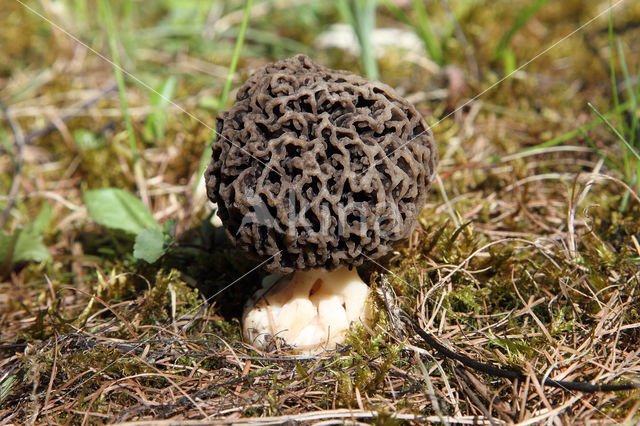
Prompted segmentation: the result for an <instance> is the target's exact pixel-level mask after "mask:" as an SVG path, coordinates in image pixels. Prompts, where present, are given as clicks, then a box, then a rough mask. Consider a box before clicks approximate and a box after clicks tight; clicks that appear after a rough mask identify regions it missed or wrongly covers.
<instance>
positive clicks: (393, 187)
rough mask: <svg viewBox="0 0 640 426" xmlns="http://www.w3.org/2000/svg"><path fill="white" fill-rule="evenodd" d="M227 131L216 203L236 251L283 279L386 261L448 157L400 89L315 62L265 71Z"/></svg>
mask: <svg viewBox="0 0 640 426" xmlns="http://www.w3.org/2000/svg"><path fill="white" fill-rule="evenodd" d="M216 128H217V131H218V138H217V141H216V142H215V143H214V145H213V155H212V160H211V162H210V164H209V166H208V168H207V170H206V172H205V177H206V186H207V194H208V196H209V198H210V199H211V200H212V201H213V202H216V203H217V204H218V215H219V216H220V219H221V220H222V223H223V225H224V227H225V230H226V233H227V236H228V237H229V239H230V240H231V242H232V243H234V244H235V246H236V247H237V248H239V249H242V250H244V251H246V252H248V253H249V254H250V255H253V256H254V257H256V258H258V259H261V260H263V261H265V262H266V263H265V267H266V269H267V270H269V271H271V272H275V273H289V272H292V271H294V270H307V269H312V268H323V269H326V270H335V269H336V268H338V267H340V266H344V265H354V266H356V265H359V264H361V263H362V262H364V261H365V260H367V259H376V258H379V257H381V256H384V255H385V254H387V253H388V252H389V251H390V250H391V249H392V247H393V245H394V244H395V243H397V242H398V241H400V240H403V239H405V238H407V237H408V236H409V234H410V233H411V231H412V230H413V228H414V227H415V225H416V223H417V215H418V214H419V213H420V210H421V209H422V207H423V206H424V203H425V200H426V196H427V192H428V189H429V187H430V186H431V181H432V179H433V177H434V174H435V170H436V164H437V160H438V157H437V149H436V146H435V142H434V139H433V134H432V132H431V129H430V128H429V127H428V125H427V124H426V123H425V121H424V119H423V118H422V117H421V116H420V114H419V113H418V111H417V110H416V109H415V108H414V107H413V106H412V105H411V104H409V103H408V102H407V101H406V100H404V99H402V98H401V97H400V96H398V95H397V94H396V93H395V91H394V90H393V89H392V88H391V87H389V86H387V85H385V84H383V83H380V82H378V81H372V80H368V79H365V78H363V77H360V76H358V75H355V74H353V73H350V72H347V71H339V70H332V69H329V68H326V67H323V66H320V65H317V64H315V63H314V62H312V61H311V60H310V59H309V58H307V57H306V56H304V55H297V56H295V57H292V58H289V59H284V60H281V61H278V62H275V63H271V64H268V65H267V66H266V67H264V68H262V69H260V70H258V71H256V72H255V73H254V74H253V75H252V76H251V77H250V78H249V80H247V81H246V82H245V83H244V84H243V85H242V87H240V89H239V91H238V94H237V101H236V103H235V105H234V106H233V108H231V109H230V110H228V111H222V112H220V114H218V117H217V120H216Z"/></svg>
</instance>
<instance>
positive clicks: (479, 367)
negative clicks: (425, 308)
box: [400, 311, 640, 393]
mask: <svg viewBox="0 0 640 426" xmlns="http://www.w3.org/2000/svg"><path fill="white" fill-rule="evenodd" d="M400 315H401V317H402V319H403V320H404V321H405V322H406V323H407V324H408V325H409V326H410V327H412V328H413V329H414V330H415V332H416V333H418V335H419V336H420V337H421V338H422V339H423V340H424V341H425V343H426V344H428V345H429V346H431V347H432V348H433V349H434V350H436V351H437V352H438V353H439V354H440V355H442V356H444V357H446V358H449V359H454V360H456V361H458V362H460V363H461V364H463V365H465V366H467V367H469V368H472V369H474V370H476V371H479V372H481V373H486V374H489V375H491V376H495V377H502V378H504V379H510V380H520V381H524V380H526V379H527V377H528V375H527V374H524V373H522V372H520V371H516V370H510V369H505V368H501V367H496V366H494V365H491V364H485V363H482V362H478V361H476V360H474V359H472V358H469V357H467V356H465V355H461V354H459V353H457V352H454V351H452V350H451V349H449V348H447V347H446V346H444V345H443V344H441V343H440V342H438V340H436V338H435V337H433V336H432V335H431V334H429V333H427V332H426V331H424V330H423V329H422V328H420V326H419V325H418V323H417V322H416V321H415V320H414V319H413V318H411V317H410V316H409V315H407V314H406V313H404V312H403V311H400ZM540 383H541V384H542V385H543V386H551V387H554V388H560V389H564V390H572V391H578V392H585V393H593V392H617V391H623V390H632V389H640V383H622V384H619V385H613V384H605V385H594V384H591V383H585V382H570V381H564V380H553V379H546V380H540Z"/></svg>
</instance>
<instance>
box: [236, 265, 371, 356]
mask: <svg viewBox="0 0 640 426" xmlns="http://www.w3.org/2000/svg"><path fill="white" fill-rule="evenodd" d="M271 277H273V276H271ZM269 278H270V277H267V278H265V280H264V281H263V287H264V288H263V289H262V290H260V291H258V292H257V293H256V295H255V296H254V297H253V298H252V299H251V300H249V302H248V303H247V305H246V307H245V310H244V314H243V316H242V331H243V334H244V337H245V339H246V340H247V341H248V342H249V343H250V344H252V345H253V346H255V347H257V348H260V349H262V350H268V349H271V348H273V347H275V346H274V345H275V343H276V342H277V341H278V340H279V339H282V340H283V341H284V343H286V344H287V345H290V346H292V347H294V350H295V351H296V352H299V353H306V354H309V353H317V352H321V351H322V350H325V349H333V348H335V346H336V345H337V344H342V343H344V341H345V337H346V334H347V330H348V329H349V326H350V325H351V324H352V323H354V322H366V321H367V318H368V317H369V312H368V311H369V310H368V308H367V303H366V301H367V296H368V294H369V287H368V286H367V285H366V284H365V283H364V282H363V281H362V280H361V279H360V277H359V276H358V273H357V272H356V270H355V268H354V269H352V270H349V269H348V268H346V267H343V268H341V269H338V270H336V271H332V272H327V271H324V270H321V269H312V270H310V271H299V272H295V273H294V274H293V275H291V276H286V277H283V278H281V279H280V280H279V281H278V282H277V283H276V284H275V285H273V286H271V288H268V289H267V287H268V286H269V284H270V281H269ZM271 282H273V280H271Z"/></svg>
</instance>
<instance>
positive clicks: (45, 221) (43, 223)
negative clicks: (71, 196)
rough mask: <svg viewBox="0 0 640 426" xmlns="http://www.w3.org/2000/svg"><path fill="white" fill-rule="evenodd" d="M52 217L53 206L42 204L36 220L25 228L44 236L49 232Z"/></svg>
mask: <svg viewBox="0 0 640 426" xmlns="http://www.w3.org/2000/svg"><path fill="white" fill-rule="evenodd" d="M51 215H52V211H51V205H50V204H49V203H42V208H41V209H40V213H38V217H36V220H34V221H33V223H31V224H29V225H27V226H26V227H25V228H26V229H32V230H33V231H34V232H36V233H38V234H42V233H44V232H45V231H46V230H47V227H48V226H49V222H51Z"/></svg>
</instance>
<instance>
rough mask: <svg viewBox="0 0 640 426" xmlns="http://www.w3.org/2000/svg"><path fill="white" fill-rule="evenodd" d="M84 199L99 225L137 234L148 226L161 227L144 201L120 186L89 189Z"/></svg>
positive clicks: (90, 213) (90, 214) (92, 216)
mask: <svg viewBox="0 0 640 426" xmlns="http://www.w3.org/2000/svg"><path fill="white" fill-rule="evenodd" d="M83 199H84V204H85V205H86V206H87V210H88V212H89V216H91V219H93V220H94V221H95V222H96V223H97V224H99V225H102V226H105V227H107V228H110V229H118V230H121V231H125V232H128V233H131V234H136V235H137V234H139V233H140V232H141V231H142V230H143V229H146V228H157V229H160V224H158V222H156V220H155V219H154V218H153V216H152V215H151V212H150V211H149V209H147V207H146V206H145V205H144V204H142V201H140V200H139V199H138V198H136V197H135V196H133V195H131V194H129V193H128V192H126V191H124V190H122V189H120V188H102V189H94V190H91V191H87V192H85V193H84V194H83Z"/></svg>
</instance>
